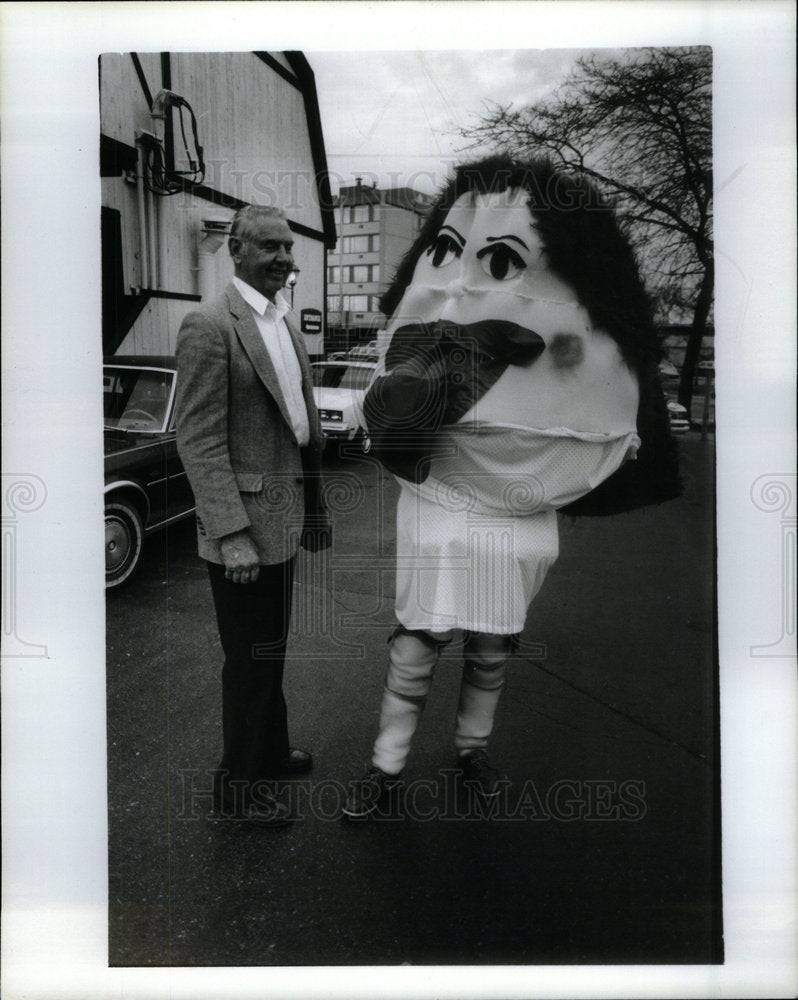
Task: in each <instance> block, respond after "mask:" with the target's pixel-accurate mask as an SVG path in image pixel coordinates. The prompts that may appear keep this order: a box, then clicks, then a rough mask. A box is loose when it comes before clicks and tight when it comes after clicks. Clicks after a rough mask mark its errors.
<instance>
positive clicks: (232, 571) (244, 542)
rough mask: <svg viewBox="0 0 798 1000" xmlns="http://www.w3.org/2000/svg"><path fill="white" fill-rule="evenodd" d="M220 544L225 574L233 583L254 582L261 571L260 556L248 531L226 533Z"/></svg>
mask: <svg viewBox="0 0 798 1000" xmlns="http://www.w3.org/2000/svg"><path fill="white" fill-rule="evenodd" d="M219 545H220V547H221V550H222V559H224V569H225V573H224V575H225V576H226V577H227V579H228V580H232V582H233V583H254V582H255V581H256V580H257V579H258V574H259V573H260V557H259V556H258V550H257V549H256V548H255V543H254V542H253V541H252V539H251V538H250V537H249V535H248V534H247V532H246V531H236V532H235V533H234V534H232V535H225V536H224V538H222V539H221V541H220V542H219Z"/></svg>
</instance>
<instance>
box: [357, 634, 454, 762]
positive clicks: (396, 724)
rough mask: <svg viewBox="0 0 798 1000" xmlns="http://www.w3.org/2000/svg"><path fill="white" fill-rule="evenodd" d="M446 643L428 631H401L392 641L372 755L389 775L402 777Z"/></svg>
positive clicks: (373, 760) (374, 760) (373, 759)
mask: <svg viewBox="0 0 798 1000" xmlns="http://www.w3.org/2000/svg"><path fill="white" fill-rule="evenodd" d="M445 644H446V643H445V642H439V641H437V640H436V639H434V638H433V637H432V636H430V635H429V634H427V633H426V632H408V631H405V630H397V632H396V633H395V635H394V637H393V639H392V641H391V652H390V657H389V664H388V672H387V674H386V677H385V688H384V690H383V695H382V708H381V711H380V731H379V735H378V736H377V739H376V740H375V742H374V754H373V756H372V763H373V764H374V765H375V767H378V768H379V769H380V770H381V771H385V773H386V774H399V772H400V771H402V770H403V769H404V766H405V762H406V760H407V755H408V754H409V753H410V744H411V742H412V740H413V734H414V733H415V731H416V726H417V725H418V720H419V719H420V718H421V713H422V711H423V710H424V703H425V702H426V700H427V695H428V694H429V689H430V686H431V685H432V675H433V673H434V671H435V665H436V663H437V662H438V657H439V655H440V650H441V649H442V647H443V646H444V645H445Z"/></svg>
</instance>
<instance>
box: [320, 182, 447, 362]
mask: <svg viewBox="0 0 798 1000" xmlns="http://www.w3.org/2000/svg"><path fill="white" fill-rule="evenodd" d="M432 200H433V199H432V198H430V197H429V196H428V195H424V194H421V193H419V192H418V191H415V190H413V189H412V188H408V187H400V188H385V189H378V188H377V187H376V186H366V185H364V184H363V183H362V182H361V180H360V178H358V180H357V182H356V183H355V184H354V185H351V186H349V187H342V188H341V190H340V192H339V193H338V195H337V197H336V198H335V199H334V206H335V222H336V229H337V233H338V239H337V242H336V245H335V248H334V249H332V250H330V251H328V253H327V343H326V346H327V349H328V351H329V350H335V349H344V350H345V349H347V348H349V347H351V346H352V345H353V344H357V343H362V342H364V341H367V340H370V339H373V338H375V337H376V336H377V334H378V332H379V331H380V330H382V329H383V328H384V326H385V317H384V316H383V314H382V313H381V312H380V305H379V301H380V297H381V296H382V294H383V293H384V292H385V291H386V290H387V288H388V286H389V285H390V283H391V281H392V279H393V275H394V272H395V271H396V268H397V266H398V264H399V262H400V260H401V259H402V257H403V255H404V254H405V252H406V251H407V250H408V249H409V248H410V245H411V244H412V242H413V240H415V238H416V236H417V235H418V232H419V230H420V228H421V226H422V225H423V223H424V219H425V217H426V214H427V212H428V210H429V207H430V206H431V204H432Z"/></svg>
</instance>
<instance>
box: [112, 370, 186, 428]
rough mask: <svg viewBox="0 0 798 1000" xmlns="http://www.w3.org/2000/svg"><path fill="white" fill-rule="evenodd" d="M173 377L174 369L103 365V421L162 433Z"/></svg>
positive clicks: (115, 425) (116, 425) (117, 425)
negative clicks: (162, 369) (172, 370)
mask: <svg viewBox="0 0 798 1000" xmlns="http://www.w3.org/2000/svg"><path fill="white" fill-rule="evenodd" d="M174 378H175V376H174V372H166V371H159V370H155V369H141V368H110V367H108V368H105V369H104V371H103V418H104V419H103V423H104V424H105V426H106V427H121V428H125V429H128V430H138V431H156V432H161V433H163V430H164V427H163V424H164V420H165V419H166V413H167V410H168V407H169V400H170V399H171V396H172V391H173V383H174Z"/></svg>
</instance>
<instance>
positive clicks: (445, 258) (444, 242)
mask: <svg viewBox="0 0 798 1000" xmlns="http://www.w3.org/2000/svg"><path fill="white" fill-rule="evenodd" d="M462 252H463V248H462V247H461V246H460V244H459V243H457V242H455V240H453V239H452V237H451V236H448V235H447V234H446V233H438V235H437V236H436V237H435V242H434V243H433V244H432V246H431V247H430V248H429V249H428V250H427V256H428V257H429V256H430V254H431V255H432V266H433V267H446V265H447V264H451V262H452V261H453V260H456V259H457V258H458V257H459V256H460V254H462Z"/></svg>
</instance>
